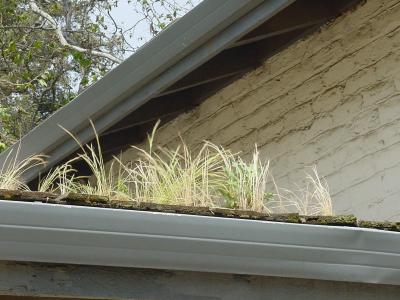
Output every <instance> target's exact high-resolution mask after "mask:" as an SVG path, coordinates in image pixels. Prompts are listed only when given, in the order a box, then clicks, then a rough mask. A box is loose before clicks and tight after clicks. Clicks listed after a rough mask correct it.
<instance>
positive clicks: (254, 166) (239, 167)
mask: <svg viewBox="0 0 400 300" xmlns="http://www.w3.org/2000/svg"><path fill="white" fill-rule="evenodd" d="M207 145H208V146H209V147H211V148H213V149H215V150H216V152H217V153H218V155H219V157H220V158H221V162H222V171H223V172H222V174H223V177H222V181H221V182H220V186H219V187H218V188H217V191H218V192H219V193H220V194H221V196H222V198H223V200H224V206H225V207H229V208H237V209H244V210H253V211H259V212H269V213H270V212H271V210H270V208H269V202H270V201H271V200H272V199H273V193H272V192H271V191H268V190H267V182H268V181H269V179H270V176H271V174H270V171H269V166H270V163H269V161H265V162H263V161H262V160H261V158H260V153H259V151H258V149H257V146H256V147H255V150H254V152H253V155H252V160H251V161H250V163H247V162H246V161H244V160H243V159H242V158H241V157H240V156H239V155H238V154H232V153H231V152H230V151H227V150H225V149H223V148H222V147H218V146H216V145H214V144H211V143H207Z"/></svg>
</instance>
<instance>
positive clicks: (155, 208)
mask: <svg viewBox="0 0 400 300" xmlns="http://www.w3.org/2000/svg"><path fill="white" fill-rule="evenodd" d="M0 199H1V200H12V201H22V202H41V203H51V204H60V205H76V206H90V207H98V208H112V209H124V210H137V211H152V212H163V213H176V214H187V215H198V216H215V217H222V218H237V219H250V220H260V221H273V222H284V223H298V224H310V225H325V226H346V227H360V228H371V229H378V230H385V231H397V232H400V222H387V221H382V222H378V221H364V220H357V218H356V217H355V216H354V215H337V216H301V215H299V214H297V213H286V214H267V213H260V212H256V211H247V210H239V209H228V208H218V207H195V206H184V205H170V204H158V203H147V202H141V203H138V202H134V201H116V200H113V201H110V200H109V199H108V198H107V197H104V196H96V195H84V194H75V193H69V194H64V195H58V194H53V193H46V192H31V191H10V190H1V189H0Z"/></svg>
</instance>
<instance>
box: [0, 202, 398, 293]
mask: <svg viewBox="0 0 400 300" xmlns="http://www.w3.org/2000/svg"><path fill="white" fill-rule="evenodd" d="M0 207H1V209H0V249H1V251H0V260H15V261H31V262H48V263H68V264H85V265H103V266H122V267H140V268H155V269H171V270H190V271H203V272H221V273H236V274H253V275H268V276H282V277H292V278H310V279H323V280H334V281H349V282H364V283H379V284H393V285H400V234H399V233H395V232H386V231H377V230H373V229H365V228H353V227H329V226H320V225H304V224H288V223H276V222H268V221H254V220H241V219H229V218H219V217H206V216H193V215H179V214H168V213H155V212H143V211H126V210H115V209H104V208H93V207H76V206H68V205H56V204H43V203H23V202H13V201H0Z"/></svg>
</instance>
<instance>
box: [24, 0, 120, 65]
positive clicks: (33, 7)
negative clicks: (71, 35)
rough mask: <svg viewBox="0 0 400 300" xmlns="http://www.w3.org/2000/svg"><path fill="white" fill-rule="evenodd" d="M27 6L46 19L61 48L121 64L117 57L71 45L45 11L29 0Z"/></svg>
mask: <svg viewBox="0 0 400 300" xmlns="http://www.w3.org/2000/svg"><path fill="white" fill-rule="evenodd" d="M29 4H30V7H31V9H32V11H33V12H34V13H36V14H38V15H40V16H41V17H43V18H44V19H46V20H47V21H48V22H49V23H50V25H51V28H52V29H53V30H54V32H55V33H56V35H57V37H58V40H59V42H60V44H61V45H62V46H64V47H67V48H69V49H73V50H75V51H78V52H82V53H90V54H92V55H95V56H99V57H104V58H107V59H109V60H111V61H113V62H115V63H118V64H120V63H121V62H122V60H121V59H119V58H118V57H115V56H114V55H112V54H110V53H106V52H102V51H97V50H90V49H85V48H82V47H79V46H75V45H71V44H70V43H68V42H67V40H66V39H65V37H64V34H63V32H62V28H61V25H59V24H57V22H56V21H55V20H54V18H53V17H52V16H50V15H49V14H48V13H46V12H45V11H43V10H42V9H40V8H39V6H38V5H37V4H36V2H35V1H33V0H31V1H29Z"/></svg>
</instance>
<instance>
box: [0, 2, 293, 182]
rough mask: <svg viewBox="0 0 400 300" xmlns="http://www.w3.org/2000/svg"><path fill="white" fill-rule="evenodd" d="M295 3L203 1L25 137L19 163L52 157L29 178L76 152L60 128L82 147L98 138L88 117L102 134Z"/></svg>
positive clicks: (2, 158)
mask: <svg viewBox="0 0 400 300" xmlns="http://www.w3.org/2000/svg"><path fill="white" fill-rule="evenodd" d="M292 2H294V0H265V1H263V0H226V1H214V0H207V1H204V2H203V3H202V4H200V5H199V6H198V7H196V8H195V9H193V10H192V11H191V12H190V13H189V14H187V15H186V16H184V17H182V18H181V19H180V20H179V21H177V22H175V23H174V24H173V25H171V26H170V27H169V28H167V29H166V30H165V31H163V32H162V33H161V34H160V35H158V36H157V37H155V38H154V39H152V40H151V41H150V42H149V43H147V44H146V45H145V46H144V47H142V48H141V49H140V50H139V51H137V52H136V53H135V54H134V55H132V56H131V57H130V58H128V59H127V60H126V61H124V62H123V63H122V64H120V65H119V66H118V67H116V68H115V69H114V70H112V71H111V72H109V73H108V74H107V75H106V76H104V78H102V79H101V80H100V81H99V82H97V83H96V84H95V85H93V86H92V87H90V88H89V89H87V90H86V91H84V92H83V93H82V94H81V95H79V96H78V97H77V98H76V99H75V100H74V101H72V102H71V103H69V104H68V105H66V106H65V107H63V108H62V109H60V110H58V111H57V112H56V113H55V114H54V115H53V116H51V117H50V118H48V119H47V120H46V121H44V122H43V123H42V124H41V125H39V126H38V127H36V128H35V129H33V130H32V131H31V132H30V133H28V134H27V135H26V136H25V137H23V139H22V141H21V145H20V152H19V157H18V159H19V160H23V159H24V158H26V157H28V156H30V155H34V154H45V155H48V156H49V158H48V163H47V164H46V166H41V167H40V168H39V167H38V168H33V169H31V170H29V172H26V174H25V178H26V180H28V181H30V180H32V179H34V178H36V177H37V176H38V174H39V172H40V171H44V170H45V169H49V168H51V167H52V166H54V165H56V164H57V163H59V162H60V161H61V160H63V159H64V158H66V157H67V156H68V155H70V154H72V153H73V152H74V151H76V150H77V149H78V145H77V144H76V143H75V142H74V141H73V140H72V139H71V138H70V137H69V135H68V134H67V133H66V132H65V131H64V130H63V129H61V128H60V127H59V125H61V126H63V127H64V128H66V129H67V130H68V131H70V132H72V133H73V134H74V135H75V136H76V137H77V138H78V139H79V140H80V141H81V142H82V143H87V142H89V141H90V140H92V139H93V138H94V132H93V130H92V128H91V126H90V124H89V119H91V120H92V121H93V122H94V124H95V126H96V130H97V132H98V133H102V132H104V131H105V130H106V129H108V128H109V127H111V126H112V125H113V124H115V123H116V122H117V121H119V120H121V119H122V118H123V117H124V116H126V115H128V114H129V113H130V112H132V111H133V110H135V109H137V108H138V107H140V106H141V105H143V104H144V103H146V102H147V101H149V100H150V99H151V98H153V97H155V96H156V95H158V94H159V93H160V92H161V91H163V90H164V89H165V88H167V87H169V86H171V85H172V84H173V83H175V82H176V81H177V80H179V79H181V78H182V77H183V76H185V75H186V74H188V73H189V72H190V71H192V70H193V69H194V68H196V67H198V66H199V65H201V64H202V63H204V62H206V61H207V60H208V59H210V58H211V57H213V56H215V55H216V54H217V53H219V52H220V51H222V50H223V49H224V48H225V47H227V46H228V45H230V44H231V43H233V42H234V41H236V40H238V39H239V38H240V37H242V36H243V35H245V34H246V33H248V32H249V31H251V30H252V29H254V28H255V27H257V26H258V25H259V24H261V23H262V22H264V21H266V20H268V19H269V18H271V17H272V16H274V15H275V14H276V13H278V12H279V11H281V10H282V9H284V8H285V7H286V6H288V5H289V4H291V3H292ZM16 147H18V145H15V146H14V148H16ZM11 149H13V148H11ZM6 157H7V152H6V153H2V154H0V164H1V163H4V161H5V159H6Z"/></svg>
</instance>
